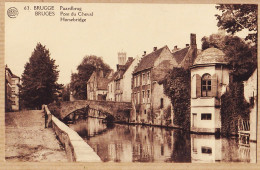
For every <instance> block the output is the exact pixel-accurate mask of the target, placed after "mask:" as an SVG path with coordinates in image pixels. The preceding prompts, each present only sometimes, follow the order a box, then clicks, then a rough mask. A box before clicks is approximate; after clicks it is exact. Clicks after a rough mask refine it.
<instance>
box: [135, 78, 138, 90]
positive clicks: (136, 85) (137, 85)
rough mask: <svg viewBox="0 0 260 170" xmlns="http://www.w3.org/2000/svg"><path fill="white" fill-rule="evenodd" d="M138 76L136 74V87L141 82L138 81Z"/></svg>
mask: <svg viewBox="0 0 260 170" xmlns="http://www.w3.org/2000/svg"><path fill="white" fill-rule="evenodd" d="M138 77H139V76H136V77H135V78H136V86H135V87H138V85H139V83H138Z"/></svg>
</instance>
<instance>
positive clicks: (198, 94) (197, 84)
mask: <svg viewBox="0 0 260 170" xmlns="http://www.w3.org/2000/svg"><path fill="white" fill-rule="evenodd" d="M200 96H201V77H200V75H198V74H196V97H197V98H199V97H200Z"/></svg>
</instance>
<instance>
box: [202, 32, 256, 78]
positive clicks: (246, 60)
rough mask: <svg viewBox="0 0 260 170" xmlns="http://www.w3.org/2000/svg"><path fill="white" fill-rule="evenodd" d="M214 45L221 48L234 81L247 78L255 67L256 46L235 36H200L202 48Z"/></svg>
mask: <svg viewBox="0 0 260 170" xmlns="http://www.w3.org/2000/svg"><path fill="white" fill-rule="evenodd" d="M209 47H215V48H218V49H220V50H222V51H223V52H224V53H225V55H226V57H227V59H228V62H229V65H230V66H231V75H232V76H233V80H234V81H244V80H247V79H248V78H249V77H250V76H251V74H252V73H253V72H254V70H255V69H256V67H257V46H256V44H254V45H252V44H250V43H246V42H245V41H244V40H242V39H241V38H239V37H237V36H232V35H227V36H225V35H220V34H212V35H210V36H209V37H203V38H202V50H205V49H207V48H209Z"/></svg>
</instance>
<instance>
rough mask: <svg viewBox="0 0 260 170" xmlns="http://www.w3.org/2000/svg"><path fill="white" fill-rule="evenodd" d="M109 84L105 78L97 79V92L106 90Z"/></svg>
mask: <svg viewBox="0 0 260 170" xmlns="http://www.w3.org/2000/svg"><path fill="white" fill-rule="evenodd" d="M108 83H109V79H108V78H105V77H99V78H98V79H97V89H98V90H107V85H108Z"/></svg>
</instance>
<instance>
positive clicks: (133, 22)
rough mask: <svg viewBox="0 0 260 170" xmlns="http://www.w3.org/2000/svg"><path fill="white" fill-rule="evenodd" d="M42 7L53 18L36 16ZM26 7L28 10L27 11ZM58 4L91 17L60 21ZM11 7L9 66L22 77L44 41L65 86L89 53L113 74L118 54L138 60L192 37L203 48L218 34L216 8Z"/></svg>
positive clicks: (7, 27)
mask: <svg viewBox="0 0 260 170" xmlns="http://www.w3.org/2000/svg"><path fill="white" fill-rule="evenodd" d="M39 5H41V6H44V5H48V6H49V5H51V6H54V8H55V10H54V11H55V16H53V17H50V16H35V10H34V6H39ZM27 6H29V9H30V10H25V7H27ZM60 6H63V7H71V6H73V7H77V8H79V7H81V8H82V11H83V12H85V13H92V12H93V16H88V17H84V18H85V19H86V22H61V21H60V17H61V16H60V12H61V11H60ZM10 7H15V8H17V10H18V11H19V14H18V15H17V17H16V18H9V17H8V15H7V13H6V16H5V64H7V65H8V67H9V68H10V69H11V70H12V72H13V73H14V74H16V75H17V76H21V75H22V73H23V71H24V65H25V64H26V62H28V61H29V58H30V57H31V54H32V52H33V50H34V48H35V47H36V44H37V43H38V42H40V43H41V44H42V45H45V46H46V48H47V49H49V51H50V53H51V58H53V59H55V60H56V64H57V65H59V67H58V69H59V70H60V73H59V79H58V83H62V84H67V83H69V82H70V75H71V73H72V72H73V73H75V72H77V66H78V65H79V64H80V63H81V61H82V59H83V57H84V56H86V55H96V56H99V57H102V58H103V60H104V62H105V63H107V64H108V65H110V67H111V68H113V69H114V70H115V69H116V64H117V63H118V60H117V58H118V56H117V53H118V52H121V51H123V52H126V53H127V57H134V58H135V57H136V56H142V54H143V51H147V54H149V53H150V52H152V50H153V47H158V48H160V47H163V46H165V45H167V46H168V47H169V48H170V49H173V48H174V46H175V45H177V46H178V47H180V48H183V47H185V44H189V43H190V34H191V33H195V34H196V36H197V46H198V48H199V49H201V38H202V37H204V36H209V35H211V34H212V33H217V31H218V27H217V20H216V17H215V16H214V15H215V14H216V13H219V11H218V10H216V8H215V4H131V3H128V4H108V3H104V4H98V3H90V4H82V3H66V4H65V3H6V8H5V9H9V8H10ZM64 12H67V11H64ZM69 12H71V11H69ZM72 12H73V11H72ZM75 12H78V11H75ZM67 18H72V17H67ZM75 18H78V16H77V17H75ZM241 37H242V38H244V37H243V35H242V36H241Z"/></svg>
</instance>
